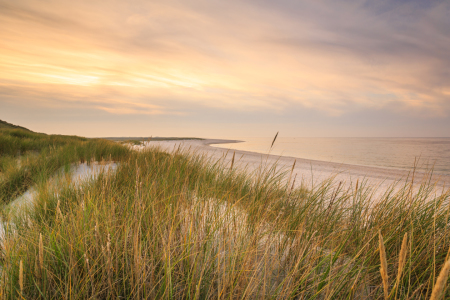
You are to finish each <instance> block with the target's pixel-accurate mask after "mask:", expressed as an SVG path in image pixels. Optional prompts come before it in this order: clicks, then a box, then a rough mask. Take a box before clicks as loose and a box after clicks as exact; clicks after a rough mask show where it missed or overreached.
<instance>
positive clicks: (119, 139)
mask: <svg viewBox="0 0 450 300" xmlns="http://www.w3.org/2000/svg"><path fill="white" fill-rule="evenodd" d="M0 129H22V130H26V131H30V132H34V131H32V130H30V129H28V128H25V127H22V126H19V125H14V124H11V123H8V122H6V121H3V120H0ZM99 139H105V140H110V141H116V142H123V141H148V140H152V141H178V140H204V139H201V138H194V137H99Z"/></svg>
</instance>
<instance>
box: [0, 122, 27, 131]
mask: <svg viewBox="0 0 450 300" xmlns="http://www.w3.org/2000/svg"><path fill="white" fill-rule="evenodd" d="M4 128H6V129H23V130H26V131H31V130H30V129H28V128H25V127H22V126H18V125H14V124H11V123H8V122H6V121H3V120H0V129H4Z"/></svg>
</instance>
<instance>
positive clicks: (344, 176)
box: [133, 139, 450, 196]
mask: <svg viewBox="0 0 450 300" xmlns="http://www.w3.org/2000/svg"><path fill="white" fill-rule="evenodd" d="M238 142H242V141H239V140H223V139H205V140H177V141H150V142H145V144H144V145H143V146H133V147H135V149H143V148H146V147H155V146H156V147H160V148H161V149H162V150H165V151H168V152H170V151H173V150H174V149H177V148H178V147H181V148H183V149H191V150H194V151H196V152H201V153H202V154H205V155H207V156H208V157H210V158H212V159H217V160H218V159H221V158H222V159H224V160H225V163H227V164H231V160H232V157H233V153H235V163H234V164H235V166H236V167H240V168H247V169H248V170H249V171H254V170H257V169H258V168H259V167H260V166H261V164H262V163H264V164H266V165H272V164H274V163H276V164H277V166H278V167H280V168H282V169H284V170H287V171H289V172H290V171H291V169H292V166H293V164H294V161H295V168H294V170H293V173H292V178H296V182H295V185H296V186H299V185H300V184H301V183H303V184H304V185H305V186H306V187H311V186H314V185H316V184H318V183H320V182H323V181H324V180H327V179H330V178H332V177H333V180H334V182H336V183H339V182H341V183H342V184H343V186H344V187H346V188H350V187H353V186H355V185H356V182H357V181H358V182H359V183H360V184H361V183H362V182H364V183H365V184H366V185H368V186H370V187H371V188H372V190H374V191H375V194H374V196H382V194H383V193H384V192H385V191H386V190H388V189H389V187H391V186H392V185H396V188H397V189H399V188H400V187H402V186H404V184H405V182H406V180H409V181H411V179H412V178H413V177H414V179H413V186H414V189H418V188H419V187H420V184H421V183H422V182H423V181H429V182H430V183H431V184H434V185H435V190H436V192H438V191H439V190H441V191H442V190H443V189H445V188H446V187H449V186H450V176H449V175H443V174H432V176H430V174H428V173H424V172H421V171H417V170H416V171H414V174H413V172H412V169H411V171H407V170H401V169H394V168H382V167H375V166H360V165H351V164H344V163H335V162H327V161H319V160H311V159H305V158H299V157H291V156H279V155H273V154H261V153H258V152H251V151H244V150H234V149H232V148H223V147H220V144H230V143H238ZM212 145H214V146H212Z"/></svg>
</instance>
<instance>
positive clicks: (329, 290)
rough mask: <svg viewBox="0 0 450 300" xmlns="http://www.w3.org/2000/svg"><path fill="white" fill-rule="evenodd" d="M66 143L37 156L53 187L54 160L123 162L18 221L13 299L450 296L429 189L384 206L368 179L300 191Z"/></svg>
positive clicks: (40, 201)
mask: <svg viewBox="0 0 450 300" xmlns="http://www.w3.org/2000/svg"><path fill="white" fill-rule="evenodd" d="M61 138H62V139H67V140H66V141H67V143H66V144H64V143H61V144H58V145H57V146H53V144H48V148H45V147H42V148H40V149H39V151H40V152H39V154H33V155H34V157H35V158H33V159H34V160H35V163H34V164H33V166H39V167H40V168H39V171H36V172H37V173H35V174H45V176H44V175H42V176H43V177H45V178H49V176H50V174H52V173H54V170H55V169H56V168H57V167H56V166H57V165H58V163H50V161H57V162H61V164H72V163H75V162H77V161H83V160H84V161H89V160H91V159H95V160H101V159H106V160H114V161H117V162H119V166H118V168H117V169H116V171H114V172H112V171H110V172H106V173H103V174H101V175H100V176H98V177H97V178H96V179H95V180H91V181H87V182H85V183H84V184H82V185H75V184H74V183H73V182H70V180H68V181H66V183H65V184H61V185H59V186H58V188H54V187H50V185H46V184H44V183H42V184H40V185H39V196H38V197H37V199H36V201H35V202H34V204H33V205H32V206H31V207H29V209H25V210H24V211H23V213H20V214H9V215H6V214H5V221H7V222H8V223H7V224H9V226H7V230H6V232H5V234H4V237H3V251H2V262H3V269H2V276H1V279H0V282H1V296H2V297H3V298H7V299H17V298H19V299H60V298H64V299H69V298H70V299H210V298H215V299H222V298H223V299H235V298H239V299H247V298H251V299H253V298H264V299H266V298H267V299H272V298H274V299H430V298H432V299H439V298H440V297H441V298H442V297H444V298H448V297H450V293H449V292H448V291H447V289H446V282H447V276H448V272H449V269H450V263H446V261H447V262H448V259H449V252H448V250H449V247H450V235H449V230H450V228H449V226H448V220H449V216H450V202H449V200H450V197H449V196H450V192H449V191H443V193H442V194H439V195H435V194H434V193H433V186H432V185H431V184H430V183H429V182H424V183H423V184H422V185H421V187H420V189H419V190H418V191H415V190H414V189H412V185H411V183H410V182H406V183H405V184H404V185H403V186H401V187H397V189H394V187H392V189H390V190H388V191H387V192H386V193H385V195H384V196H383V197H381V198H380V199H372V197H371V195H372V190H371V187H369V186H367V185H365V184H364V183H358V182H357V183H356V185H355V186H353V188H352V189H349V190H343V188H342V185H340V184H335V183H334V182H333V179H332V178H331V179H330V180H328V181H325V182H322V183H321V184H319V185H317V186H314V187H312V188H310V189H305V188H304V187H300V188H292V186H291V184H292V182H291V181H292V180H291V176H290V173H289V170H288V171H286V170H284V171H283V170H281V171H280V170H278V171H277V169H278V168H276V166H266V165H262V166H261V168H260V169H259V170H257V171H256V172H254V173H249V172H247V171H246V170H242V169H237V168H235V167H234V168H233V165H231V166H230V165H227V164H225V162H224V161H211V160H209V159H208V158H206V157H204V156H201V155H200V154H196V153H185V152H183V151H181V150H178V151H176V152H174V153H171V154H168V153H165V152H163V151H161V150H159V149H156V148H153V149H149V150H146V151H142V152H132V151H130V150H128V148H127V147H125V146H122V145H120V144H118V143H113V142H109V141H104V140H82V139H80V140H78V141H72V139H73V137H61ZM16 144H17V145H19V144H20V143H19V142H16ZM50 149H51V150H50ZM43 153H45V154H43ZM21 155H24V156H25V157H28V156H29V157H31V154H27V153H24V152H21ZM15 157H16V158H17V156H15ZM109 157H111V158H109ZM52 159H53V160H52ZM24 160H25V158H24V157H22V158H21V162H22V163H21V164H22V165H26V166H29V167H28V168H29V169H27V170H32V169H31V167H30V166H31V165H32V164H31V163H24ZM29 160H30V161H31V160H32V159H31V158H29ZM9 164H13V163H12V162H11V161H10V162H9ZM10 168H13V167H10ZM14 168H17V169H22V168H23V167H22V166H17V163H16V167H14ZM8 170H9V169H8ZM29 172H34V171H29ZM12 174H14V172H10V171H6V172H5V173H4V178H3V181H5V182H12V179H10V177H13V175H12ZM31 178H34V177H33V176H31ZM33 180H34V181H33ZM33 180H31V181H33V183H35V181H36V179H33ZM3 181H2V182H3ZM25 181H26V180H25ZM25 181H24V180H22V179H18V180H17V182H19V184H18V185H17V186H22V185H23V184H25V183H24V182H25ZM21 184H22V185H21ZM28 186H29V185H28ZM10 194H11V195H12V194H14V193H10ZM9 200H11V197H10V198H8V199H6V198H5V200H3V201H4V202H7V201H9ZM441 271H442V272H441ZM440 273H441V276H439V274H440Z"/></svg>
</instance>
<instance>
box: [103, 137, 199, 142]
mask: <svg viewBox="0 0 450 300" xmlns="http://www.w3.org/2000/svg"><path fill="white" fill-rule="evenodd" d="M100 139H105V140H110V141H117V142H120V141H148V140H151V141H178V140H204V139H201V138H194V137H102V138H100Z"/></svg>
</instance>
